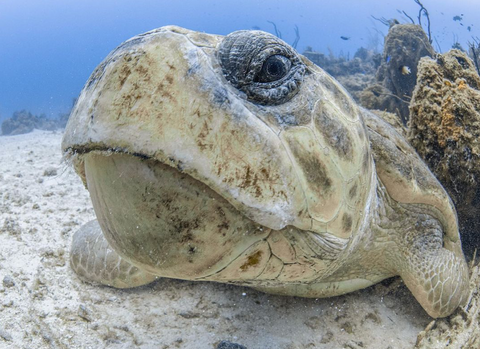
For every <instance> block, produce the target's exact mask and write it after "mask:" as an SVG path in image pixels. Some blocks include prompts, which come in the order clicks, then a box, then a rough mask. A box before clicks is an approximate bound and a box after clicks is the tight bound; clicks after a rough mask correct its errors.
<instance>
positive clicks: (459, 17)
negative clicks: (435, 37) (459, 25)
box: [453, 14, 463, 22]
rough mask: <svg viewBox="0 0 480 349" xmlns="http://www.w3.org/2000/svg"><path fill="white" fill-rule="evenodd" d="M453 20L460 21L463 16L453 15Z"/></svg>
mask: <svg viewBox="0 0 480 349" xmlns="http://www.w3.org/2000/svg"><path fill="white" fill-rule="evenodd" d="M462 16H463V14H462ZM453 20H454V21H459V22H461V21H462V20H463V18H462V17H461V16H454V17H453Z"/></svg>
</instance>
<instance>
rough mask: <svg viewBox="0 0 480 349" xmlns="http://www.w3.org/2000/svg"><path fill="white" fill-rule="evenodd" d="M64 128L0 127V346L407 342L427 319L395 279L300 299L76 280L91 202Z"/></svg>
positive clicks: (263, 347)
mask: <svg viewBox="0 0 480 349" xmlns="http://www.w3.org/2000/svg"><path fill="white" fill-rule="evenodd" d="M61 137H62V135H61V134H60V133H58V132H57V133H54V132H44V131H35V132H33V133H30V134H26V135H19V136H3V137H0V348H50V347H53V348H103V347H108V348H135V347H138V348H160V349H162V348H164V349H166V348H209V349H212V348H215V347H216V345H217V344H218V342H219V341H221V340H229V341H232V342H236V343H239V344H242V345H244V346H246V347H247V348H248V349H257V348H258V349H268V348H272V349H274V348H275V349H277V348H278V349H287V348H288V349H300V348H379V349H387V348H391V349H394V348H412V347H413V346H414V344H415V341H416V337H417V333H418V332H419V331H420V330H422V329H423V328H424V327H425V326H426V325H427V324H428V323H429V322H430V321H431V319H430V318H429V317H428V315H426V313H425V312H424V311H423V310H422V308H421V307H420V306H419V305H418V303H417V302H416V301H415V299H414V298H413V297H412V296H411V294H410V293H409V291H408V290H407V289H406V288H405V287H404V286H403V285H402V286H400V287H398V288H393V291H391V292H390V293H388V289H387V288H386V287H385V286H384V285H377V286H375V287H373V288H370V289H367V290H363V291H359V292H355V293H353V294H350V295H346V296H342V297H336V298H330V299H301V298H292V297H278V296H272V295H267V294H263V293H260V292H256V291H253V290H250V289H248V288H243V287H234V286H229V285H222V284H214V283H194V282H185V281H178V280H168V279H164V280H160V281H158V282H156V283H155V284H152V285H149V286H146V287H141V288H137V289H132V290H116V289H112V288H108V287H100V286H93V285H89V284H86V283H83V282H81V281H80V280H79V279H78V278H77V277H76V276H75V274H74V273H73V272H72V270H71V269H70V267H69V263H68V255H69V247H70V241H71V237H72V234H73V232H74V231H75V230H76V229H78V228H79V227H80V225H81V224H83V223H86V222H87V221H89V220H91V219H93V218H94V212H93V209H92V207H91V204H90V199H89V196H88V192H87V190H86V189H84V187H83V185H82V183H81V181H80V179H79V178H78V177H77V176H76V175H75V173H74V172H73V170H71V169H69V168H66V165H65V164H63V163H62V159H61V151H60V142H61ZM51 168H53V169H56V170H57V174H56V175H53V176H48V175H47V173H44V172H45V170H47V172H48V170H49V169H51ZM13 283H14V285H13Z"/></svg>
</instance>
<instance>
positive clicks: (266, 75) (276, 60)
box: [253, 55, 292, 82]
mask: <svg viewBox="0 0 480 349" xmlns="http://www.w3.org/2000/svg"><path fill="white" fill-rule="evenodd" d="M291 67H292V62H290V60H289V59H288V58H287V57H285V56H282V55H273V56H270V57H268V58H267V59H266V60H265V62H264V63H263V66H262V69H261V70H260V72H259V73H258V74H257V75H256V76H255V78H254V80H253V81H255V82H272V81H277V80H280V79H281V78H283V77H284V76H285V75H287V74H288V72H289V71H290V68H291Z"/></svg>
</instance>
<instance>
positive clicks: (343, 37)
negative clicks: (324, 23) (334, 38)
mask: <svg viewBox="0 0 480 349" xmlns="http://www.w3.org/2000/svg"><path fill="white" fill-rule="evenodd" d="M340 39H342V40H350V37H349V36H341V37H340Z"/></svg>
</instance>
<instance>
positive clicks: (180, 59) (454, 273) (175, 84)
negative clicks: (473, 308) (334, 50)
mask: <svg viewBox="0 0 480 349" xmlns="http://www.w3.org/2000/svg"><path fill="white" fill-rule="evenodd" d="M62 148H63V151H64V153H65V154H66V156H67V157H69V158H70V160H71V161H72V163H73V165H74V167H75V170H76V172H77V173H78V174H79V176H80V177H81V178H82V180H83V182H84V184H85V186H86V187H87V189H88V190H89V192H90V195H91V198H92V202H93V207H94V209H95V213H96V215H97V219H98V221H96V220H95V221H92V222H90V223H87V224H86V225H84V226H83V227H81V228H80V229H79V230H78V231H77V232H76V233H75V235H74V237H73V246H72V251H71V256H70V258H71V265H72V267H73V269H74V270H75V272H76V273H77V274H78V275H79V276H80V277H81V278H82V279H84V280H88V281H91V282H97V283H101V284H105V285H110V286H113V287H120V288H123V287H134V286H139V285H143V284H147V283H149V282H152V281H153V280H155V279H157V278H159V277H168V278H177V279H185V280H210V281H217V282H225V283H231V284H238V285H246V286H250V287H253V288H255V289H259V290H262V291H265V292H269V293H275V294H284V295H294V296H302V297H329V296H335V295H340V294H344V293H347V292H350V291H354V290H357V289H361V288H364V287H367V286H370V285H372V284H374V283H376V282H379V281H380V280H383V279H385V278H388V277H391V276H394V275H400V276H401V277H402V279H403V280H404V282H405V284H406V285H407V286H408V288H409V289H410V290H411V291H412V293H413V294H414V296H415V297H416V299H417V300H418V301H419V302H420V303H421V305H422V306H423V307H424V309H425V310H426V311H427V312H428V314H430V315H431V316H432V317H442V316H447V315H449V314H450V313H452V312H453V311H454V310H455V309H456V308H457V307H458V306H459V305H460V304H462V303H463V302H465V300H466V297H467V293H468V286H467V285H468V270H467V265H466V262H465V258H464V256H463V253H462V249H461V243H460V239H459V234H458V227H457V218H456V213H455V210H454V207H453V205H452V202H451V200H450V199H449V197H448V195H447V194H446V192H445V191H444V189H443V188H442V186H441V185H440V184H439V182H438V181H437V180H436V179H435V178H434V176H433V175H432V174H431V172H430V171H429V170H428V168H427V167H426V165H425V164H424V163H423V162H422V161H421V159H420V158H419V157H418V155H417V154H416V153H415V151H414V150H413V148H412V147H411V146H410V145H409V144H408V143H407V142H406V141H405V139H404V138H403V137H402V136H400V134H399V133H397V132H396V131H395V130H394V129H393V127H391V126H390V125H389V124H387V123H386V122H385V121H382V120H381V119H380V118H379V117H377V116H375V115H373V114H372V113H370V112H368V111H367V110H365V109H362V108H361V107H359V106H357V105H356V104H355V103H354V101H353V100H352V99H351V97H350V96H349V95H348V93H347V92H346V91H345V90H344V89H343V88H342V87H341V86H340V85H339V84H338V82H336V81H335V80H334V79H333V78H332V77H331V76H329V75H328V74H327V73H325V72H324V71H323V70H322V69H321V68H319V67H317V66H315V65H314V64H312V63H311V62H310V61H308V60H307V59H306V58H305V57H303V56H302V55H300V54H298V53H297V52H296V51H295V50H294V49H293V48H292V47H290V46H289V45H288V44H286V43H285V42H283V41H282V40H280V39H279V38H277V37H275V36H273V35H271V34H268V33H265V32H262V31H237V32H234V33H231V34H229V35H227V36H220V35H208V34H205V33H199V32H194V31H190V30H187V29H183V28H180V27H176V26H168V27H162V28H159V29H156V30H153V31H150V32H147V33H145V34H141V35H138V36H136V37H134V38H132V39H130V40H128V41H126V42H124V43H123V44H121V45H120V46H119V47H118V48H116V49H115V50H114V51H113V52H112V53H110V54H109V55H108V57H107V58H106V59H105V60H104V61H103V62H102V63H101V64H100V65H99V66H98V67H97V68H96V69H95V71H94V72H93V73H92V75H91V77H90V79H89V80H88V81H87V83H86V85H85V87H84V89H83V91H82V92H81V94H80V96H79V98H78V101H77V103H76V105H75V107H74V109H73V111H72V114H71V117H70V120H69V122H68V125H67V128H66V131H65V135H64V139H63V142H62Z"/></svg>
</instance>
